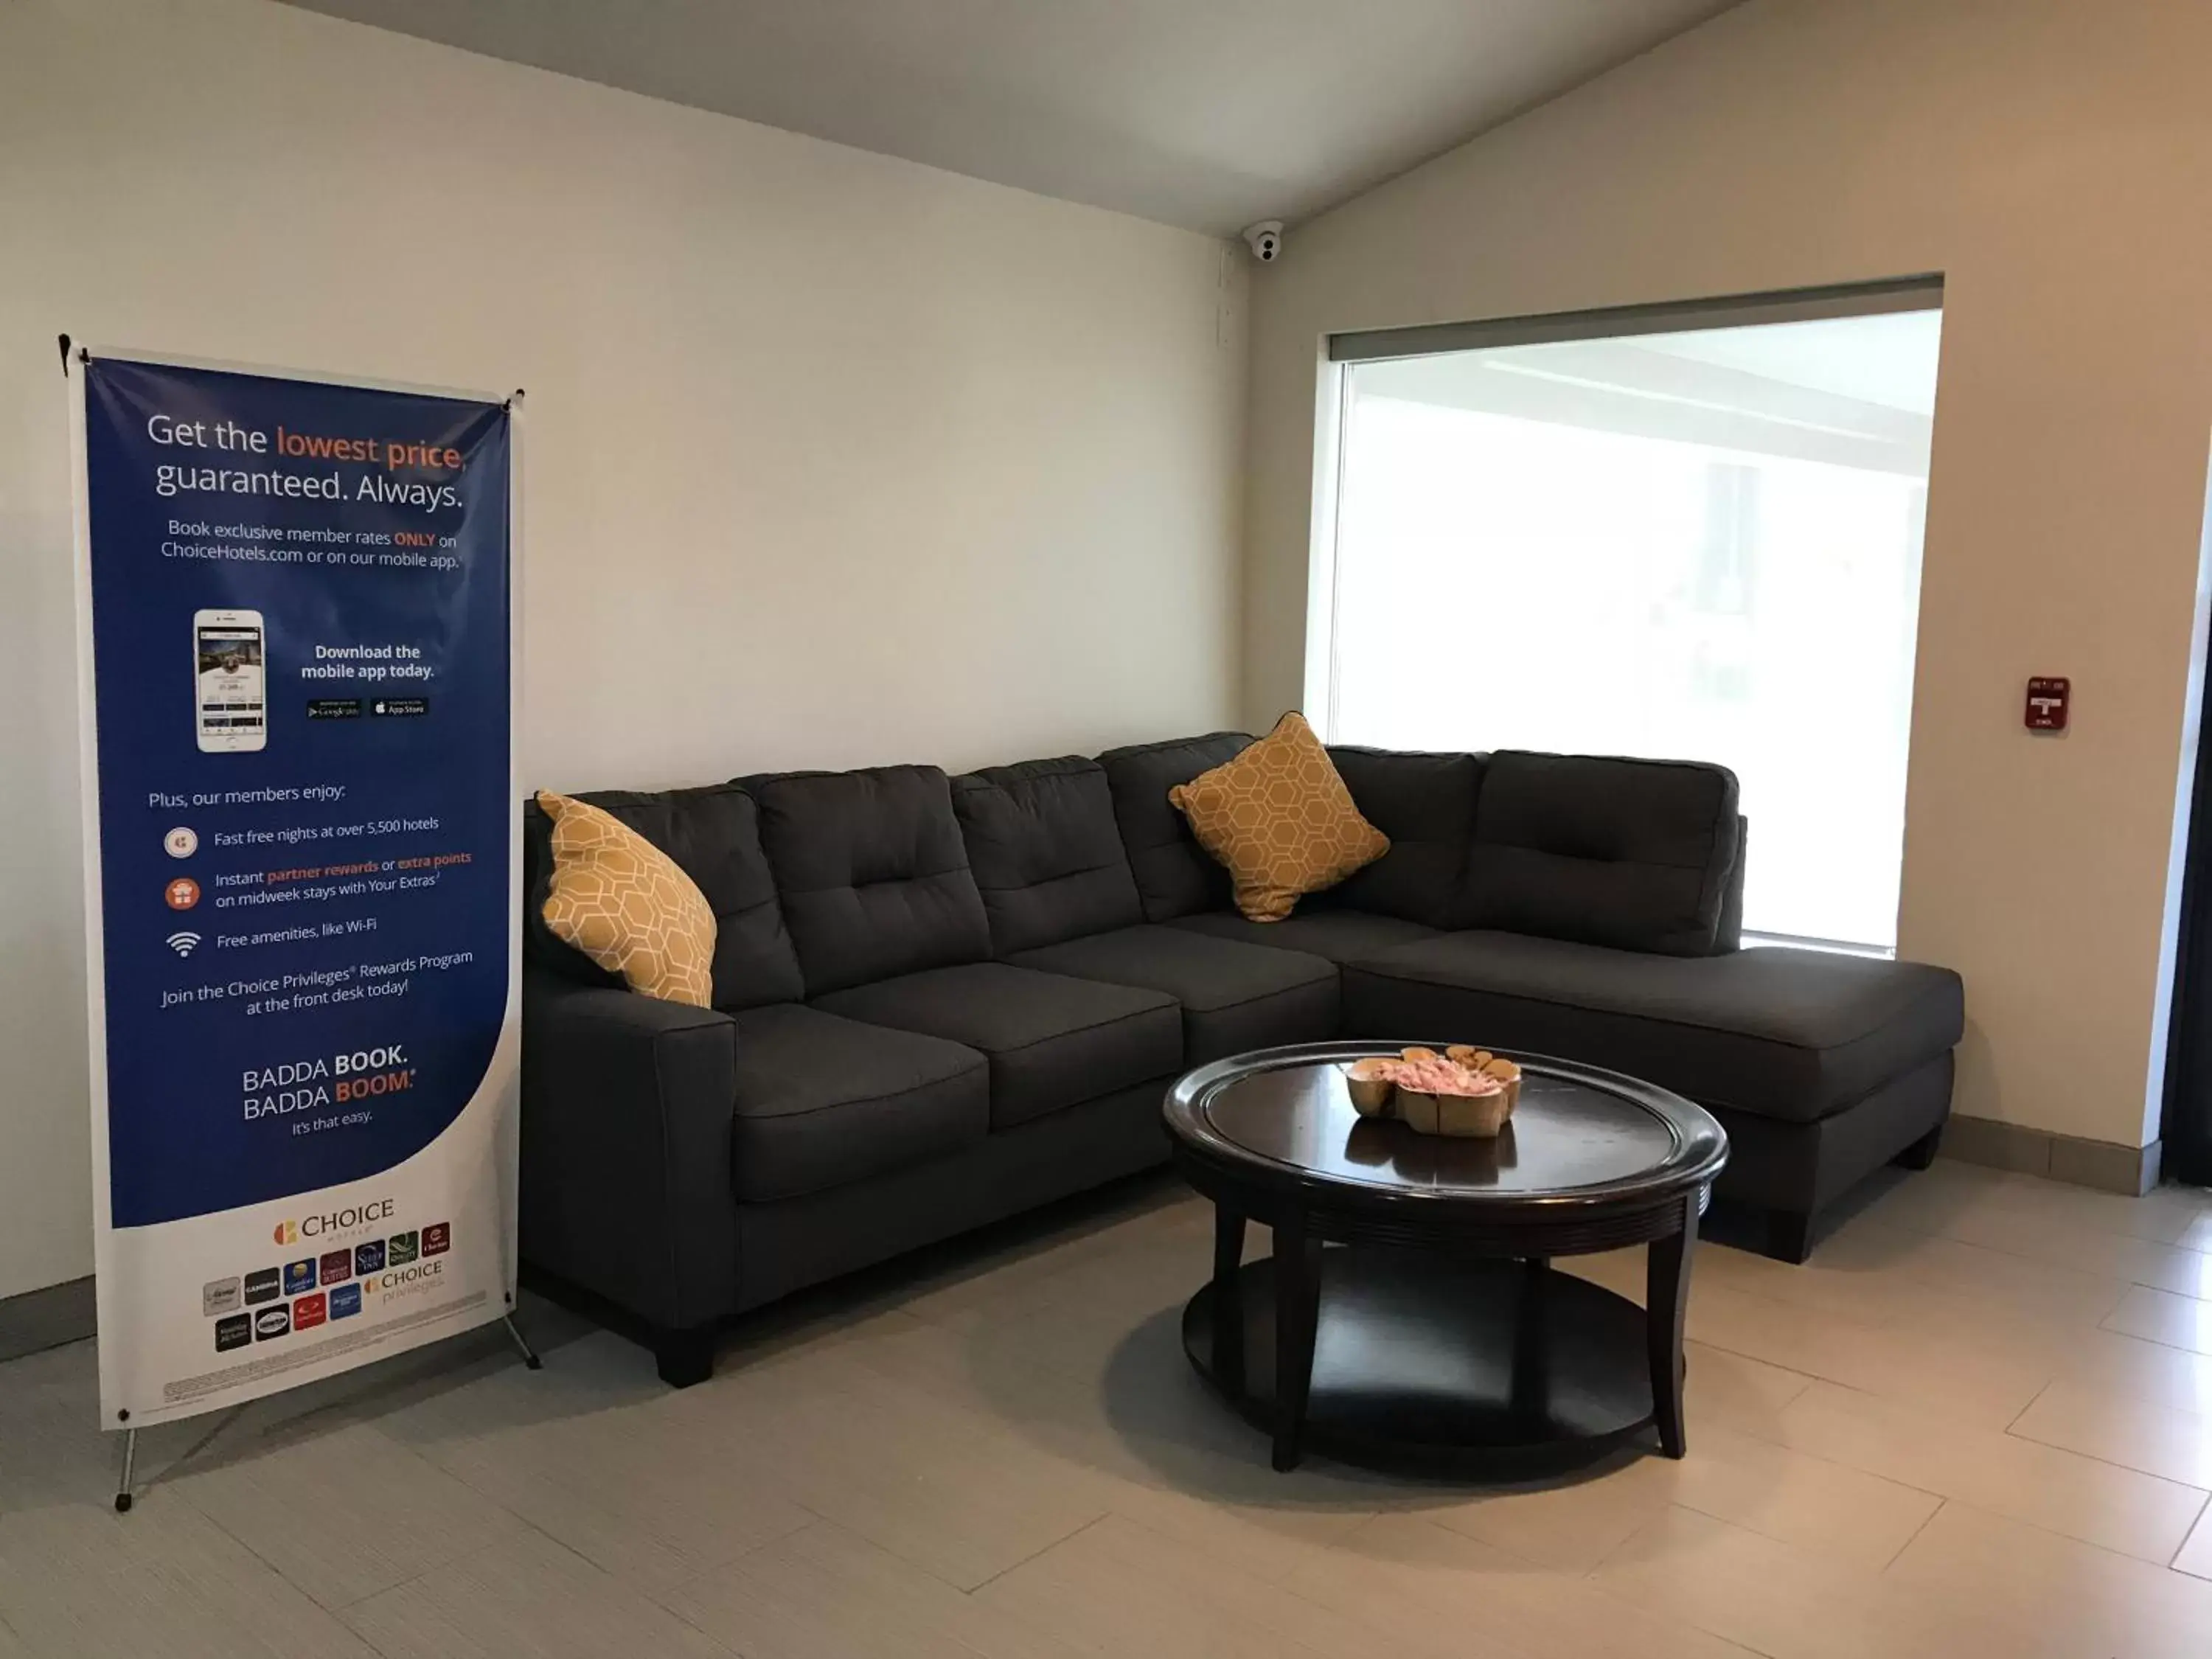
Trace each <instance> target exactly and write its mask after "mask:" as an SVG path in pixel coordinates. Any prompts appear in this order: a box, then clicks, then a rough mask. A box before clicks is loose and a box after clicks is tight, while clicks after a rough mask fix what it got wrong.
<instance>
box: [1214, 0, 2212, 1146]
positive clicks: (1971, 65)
mask: <svg viewBox="0 0 2212 1659" xmlns="http://www.w3.org/2000/svg"><path fill="white" fill-rule="evenodd" d="M2208 64H2212V6H2206V5H2202V4H2185V3H2179V0H2174V3H2164V0H2132V3H2113V0H1851V3H1848V4H1839V3H1833V0H1753V3H1751V4H1749V5H1747V6H1746V7H1745V8H1743V9H1741V10H1739V11H1735V12H1732V13H1729V14H1727V15H1723V17H1721V18H1719V19H1718V20H1717V21H1714V22H1712V23H1711V24H1708V25H1706V26H1705V27H1703V28H1701V29H1699V30H1698V31H1696V32H1694V33H1692V34H1689V35H1687V36H1685V37H1682V38H1681V39H1680V40H1677V41H1675V42H1674V43H1672V44H1671V45H1669V46H1665V47H1662V48H1661V49H1660V50H1659V51H1657V52H1655V53H1652V54H1650V55H1649V56H1647V57H1645V58H1641V59H1638V60H1637V61H1636V62H1634V63H1632V64H1629V65H1627V66H1626V67H1625V68H1623V69H1621V70H1618V71H1616V72H1614V73H1613V74H1611V75H1608V76H1605V77H1604V78H1602V79H1601V80H1599V81H1597V82H1593V83H1591V84H1589V86H1586V87H1585V88H1582V89H1581V90H1580V91H1578V92H1577V93H1575V94H1571V95H1570V96H1568V97H1566V98H1565V99H1562V100H1559V101H1558V102H1556V103H1553V104H1552V105H1549V106H1546V107H1544V108H1542V109H1540V110H1538V111H1536V112H1534V113H1533V114H1531V115H1528V116H1527V117H1524V118H1522V119H1521V120H1519V121H1517V122H1515V123H1514V124H1512V125H1510V126H1508V127H1506V128H1504V129H1501V130H1499V131H1496V132H1494V133H1492V134H1491V135H1489V136H1488V137H1484V138H1481V139H1478V140H1477V141H1475V142H1474V143H1471V144H1469V145H1468V146H1466V147H1464V148H1463V149H1459V150H1457V151H1455V152H1454V153H1452V154H1451V155H1447V156H1445V157H1443V158H1442V159H1441V160H1439V161H1435V162H1433V163H1431V164H1430V165H1429V166H1427V167H1423V168H1421V169H1419V171H1417V172H1415V173H1411V174H1409V175H1407V176H1406V177H1404V178H1402V179H1399V180H1397V181H1395V183H1393V184H1390V185H1385V186H1383V188H1381V189H1379V190H1376V191H1372V192H1370V193H1369V194H1368V195H1366V196H1364V197H1360V198H1359V199H1358V200H1356V201H1354V202H1352V203H1351V204H1348V205H1346V206H1345V207H1343V208H1340V209H1339V210H1336V211H1334V212H1333V213H1330V214H1328V215H1327V216H1324V217H1322V219H1320V220H1319V221H1317V222H1314V223H1311V224H1307V225H1301V226H1297V227H1294V228H1292V231H1291V235H1290V237H1289V239H1288V244H1287V249H1286V252H1285V256H1284V259H1283V262H1282V263H1281V264H1279V265H1277V266H1275V267H1273V268H1272V269H1270V270H1267V271H1266V272H1264V273H1262V275H1261V277H1260V280H1259V281H1258V283H1257V284H1256V285H1255V298H1254V302H1253V303H1254V319H1253V353H1254V359H1253V382H1252V392H1253V396H1252V410H1253V423H1252V429H1251V450H1250V461H1249V483H1248V489H1249V495H1248V498H1247V500H1248V520H1247V522H1248V532H1247V543H1246V555H1245V556H1246V587H1247V603H1246V617H1245V629H1246V632H1245V641H1246V651H1245V686H1244V705H1245V707H1244V713H1245V715H1246V717H1247V718H1248V720H1253V721H1260V720H1266V719H1267V718H1269V717H1270V716H1271V715H1272V714H1273V713H1274V712H1275V711H1277V710H1279V709H1280V708H1284V707H1286V706H1289V705H1291V704H1294V703H1295V702H1297V700H1298V698H1299V696H1300V693H1301V690H1302V684H1303V682H1302V677H1301V661H1302V656H1303V653H1304V626H1305V598H1306V586H1305V584H1306V570H1307V545H1308V529H1309V514H1310V508H1311V500H1312V494H1311V488H1310V485H1311V478H1312V455H1313V408H1314V392H1315V377H1316V353H1317V350H1318V347H1319V342H1320V339H1321V337H1322V335H1323V334H1324V333H1325V332H1327V331H1332V330H1342V329H1354V328H1369V327H1377V326H1385V325H1399V324H1409V323H1422V322H1435V321H1444V320H1451V319H1468V318H1482V317H1493V316H1505V315H1512V314H1515V313H1525V312H1535V311H1555V310H1568V309H1574V308H1578V307H1592V306H1605V305H1616V304H1623V303H1629V302H1634V301H1654V300H1667V299H1678V298H1695V297H1700V296H1709V295H1723V294H1730V293H1739V292H1744V291H1748V290H1756V289H1780V288H1790V287H1796V286H1802V285H1807V284H1814V283H1834V282H1843V281H1850V280H1855V279H1862V278H1871V277H1879V276H1899V275H1904V274H1908V273H1915V272H1922V271H1942V272H1943V273H1945V275H1946V276H1948V298H1947V304H1946V315H1945V322H1944V330H1943V361H1942V386H1941V389H1940V393H1939V404H1938V407H1937V411H1936V445H1935V461H1934V476H1933V479H1932V483H1931V493H1930V507H1929V526H1928V544H1927V559H1926V574H1925V578H1924V585H1923V599H1922V621H1921V631H1920V654H1919V671H1918V676H1917V689H1916V695H1915V703H1914V712H1913V732H1912V764H1911V787H1910V799H1909V813H1908V816H1909V827H1908V829H1907V832H1906V847H1905V896H1904V908H1903V915H1902V919H1901V929H1902V933H1901V937H1902V948H1903V951H1904V952H1905V954H1907V955H1910V956H1915V957H1925V958H1928V959H1930V960H1933V961H1936V962H1942V963H1949V964H1952V965H1953V966H1955V967H1956V968H1958V969H1960V970H1961V971H1962V972H1963V973H1964V975H1966V987H1967V1000H1968V1022H1969V1029H1968V1034H1967V1039H1966V1047H1965V1049H1964V1051H1963V1053H1962V1056H1961V1059H1962V1071H1961V1075H1960V1090H1959V1095H1958V1102H1957V1103H1958V1106H1959V1109H1961V1110H1963V1111H1966V1112H1970V1113H1973V1114H1976V1115H1984V1116H1989V1117H1995V1118H2002V1119H2005V1120H2008V1121H2012V1122H2015V1123H2020V1124H2025V1125H2029V1126H2033V1127H2038V1128H2042V1129H2049V1130H2057V1131H2062V1132H2064V1133H2069V1134H2075V1135H2083V1136H2088V1137H2092V1138H2095V1139H2103V1140H2107V1141H2115V1142H2120V1143H2124V1144H2126V1145H2130V1146H2134V1145H2140V1144H2142V1143H2144V1142H2146V1141H2147V1140H2148V1139H2150V1138H2151V1137H2152V1136H2153V1135H2154V1133H2155V1132H2156V1121H2157V1104H2156V1101H2155V1099H2154V1098H2153V1095H2154V1092H2155V1090H2156V1087H2157V1085H2158V1075H2157V1063H2156V1061H2155V1060H2154V1054H2155V1051H2156V1049H2157V1047H2158V1035H2159V1021H2158V1019H2157V1017H2156V1012H2155V1011H2156V1009H2157V1007H2158V1006H2159V1004H2160V997H2159V995H2158V991H2157V987H2158V979H2159V972H2160V951H2161V937H2162V918H2163V916H2164V914H2165V910H2166V904H2165V895H2166V884H2167V878H2168V864H2169V852H2170V848H2171V844H2172V832H2173V820H2174V806H2175V797H2176V783H2177V775H2178V771H2179V766H2180V763H2181V758H2182V752H2183V750H2184V748H2185V727H2184V722H2185V707H2186V705H2187V702H2188V699H2187V697H2186V695H2185V691H2186V687H2187V683H2188V678H2189V674H2190V670H2191V638H2192V629H2191V623H2192V617H2194V615H2195V614H2196V612H2197V609H2198V606H2197V600H2196V587H2197V571H2198V562H2199V560H2198V549H2199V543H2200V532H2201V527H2202V522H2203V507H2204V495H2205V471H2206V452H2207V438H2208V434H2212V212H2208V211H2207V204H2208V202H2212V100H2208V99H2207V98H2206V97H2205V95H2204V86H2203V80H2204V75H2205V72H2206V66H2207V65H2208ZM2030 674H2067V675H2071V676H2072V677H2073V679H2074V684H2075V716H2074V719H2075V724H2074V729H2073V731H2072V732H2069V734H2068V735H2067V736H2065V737H2064V738H2060V739H2055V740H2054V739H2050V738H2031V737H2029V736H2027V734H2026V733H2024V732H2022V731H2021V726H2020V714H2021V696H2022V682H2023V681H2024V680H2025V679H2026V678H2027V676H2029V675H2030ZM2191 729H2192V731H2193V727H2192V728H2191ZM1844 782H1847V780H1838V783H1839V785H1840V784H1842V783H1844ZM1755 832H1756V826H1754V840H1753V845H1754V847H1755V846H1756V845H1757V842H1756V833H1755Z"/></svg>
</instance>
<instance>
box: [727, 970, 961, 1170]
mask: <svg viewBox="0 0 2212 1659" xmlns="http://www.w3.org/2000/svg"><path fill="white" fill-rule="evenodd" d="M737 1021H738V1045H737V1046H738V1091H737V1103H736V1109H735V1115H734V1116H733V1118H732V1126H731V1135H730V1149H731V1150H730V1161H731V1177H732V1186H733V1187H734V1188H735V1189H736V1192H737V1195H738V1198H740V1199H742V1200H746V1201H748V1202H751V1203H764V1202H766V1201H768V1200H773V1199H779V1198H796V1197H799V1195H800V1194H805V1193H814V1192H820V1191H822V1190H823V1189H824V1188H830V1187H842V1186H845V1185H847V1184H848V1183H850V1182H855V1181H860V1180H864V1179H866V1177H867V1176H877V1175H884V1174H888V1173H889V1172H890V1171H891V1170H902V1169H904V1168H906V1167H907V1166H908V1164H921V1163H925V1162H927V1160H929V1159H931V1158H941V1157H943V1156H945V1154H946V1153H948V1152H956V1151H957V1150H958V1149H959V1148H961V1147H963V1146H967V1145H969V1143H970V1142H973V1141H977V1140H981V1139H982V1138H983V1136H984V1135H985V1134H987V1133H989V1130H990V1122H991V1103H990V1068H989V1066H988V1064H987V1062H986V1061H985V1060H984V1058H983V1056H982V1055H981V1054H977V1053H976V1052H975V1050H974V1049H972V1048H962V1047H960V1045H959V1044H958V1043H956V1042H945V1041H944V1040H942V1039H941V1038H938V1037H933V1036H921V1035H918V1034H917V1033H915V1032H913V1031H902V1030H895V1029H893V1028H890V1027H886V1026H877V1025H865V1024H860V1022H858V1021H856V1020H849V1019H840V1018H838V1017H837V1016H836V1015H835V1014H827V1013H823V1012H822V1011H821V1010H820V1009H818V1008H809V1007H805V1006H803V1005H800V1004H798V1003H783V1004H781V1005H778V1006H772V1007H767V1008H752V1009H748V1010H746V1011H745V1012H742V1013H740V1014H738V1016H737Z"/></svg>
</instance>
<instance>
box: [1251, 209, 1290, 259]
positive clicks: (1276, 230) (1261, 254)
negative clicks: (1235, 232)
mask: <svg viewBox="0 0 2212 1659" xmlns="http://www.w3.org/2000/svg"><path fill="white" fill-rule="evenodd" d="M1244 240H1246V241H1247V242H1249V243H1250V244H1251V245H1252V257H1253V258H1255V259H1257V260H1258V261H1259V262H1260V263H1261V264H1263V265H1272V264H1274V263H1275V261H1276V260H1277V259H1278V258H1281V257H1282V252H1283V222H1282V221H1281V220H1280V219H1262V220H1261V221H1260V222H1259V223H1258V224H1256V225H1247V226H1246V227H1245V228H1244Z"/></svg>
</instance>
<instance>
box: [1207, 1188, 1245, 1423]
mask: <svg viewBox="0 0 2212 1659" xmlns="http://www.w3.org/2000/svg"><path fill="white" fill-rule="evenodd" d="M1243 1266H1244V1218H1243V1215H1242V1214H1241V1213H1239V1212H1237V1211H1236V1210H1234V1209H1231V1207H1230V1206H1228V1205H1226V1204H1224V1203H1222V1202H1220V1201H1219V1200H1215V1202H1214V1206H1213V1380H1214V1381H1215V1382H1216V1383H1219V1384H1220V1385H1221V1387H1222V1388H1223V1389H1225V1390H1226V1391H1227V1392H1228V1393H1230V1394H1242V1393H1243V1392H1244V1287H1243V1281H1242V1279H1240V1278H1239V1277H1238V1275H1239V1273H1241V1271H1242V1270H1243Z"/></svg>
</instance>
